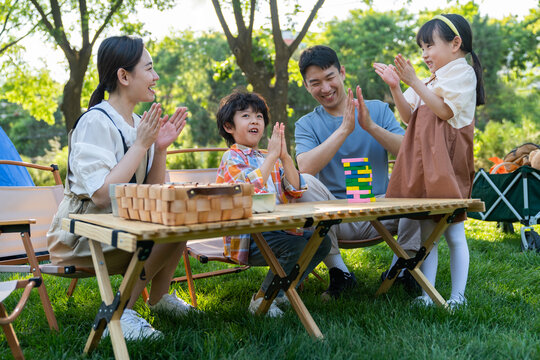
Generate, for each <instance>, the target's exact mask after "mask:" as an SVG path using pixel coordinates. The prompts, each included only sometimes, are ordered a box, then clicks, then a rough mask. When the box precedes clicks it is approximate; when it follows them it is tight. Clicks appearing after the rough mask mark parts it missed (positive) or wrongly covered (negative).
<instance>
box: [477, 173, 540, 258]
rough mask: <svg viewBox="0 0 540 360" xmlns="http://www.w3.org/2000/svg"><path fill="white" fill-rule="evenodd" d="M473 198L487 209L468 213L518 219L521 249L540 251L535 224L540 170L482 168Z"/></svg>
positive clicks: (489, 218) (539, 213)
mask: <svg viewBox="0 0 540 360" xmlns="http://www.w3.org/2000/svg"><path fill="white" fill-rule="evenodd" d="M472 197H473V198H479V199H481V200H482V201H483V202H484V203H485V204H486V209H487V210H486V211H485V212H470V213H467V215H468V216H469V217H471V218H474V219H479V220H484V221H499V222H510V223H512V222H517V221H519V222H520V223H522V224H523V225H524V226H523V227H522V228H521V249H522V250H529V249H531V250H532V249H536V251H540V236H539V235H538V234H537V233H536V232H535V231H534V229H533V227H532V226H533V225H536V224H538V219H539V218H540V170H536V169H534V168H532V167H530V166H522V167H520V168H518V169H517V170H516V171H514V172H512V173H509V174H488V173H487V172H486V171H485V170H484V169H480V170H479V171H478V172H477V173H476V175H475V177H474V181H473V189H472Z"/></svg>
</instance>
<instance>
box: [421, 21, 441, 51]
mask: <svg viewBox="0 0 540 360" xmlns="http://www.w3.org/2000/svg"><path fill="white" fill-rule="evenodd" d="M436 28H437V22H436V21H435V20H430V21H428V22H427V23H425V24H424V25H422V27H421V28H420V30H418V33H417V34H416V44H418V46H420V47H421V46H422V44H433V32H434V31H435V29H436Z"/></svg>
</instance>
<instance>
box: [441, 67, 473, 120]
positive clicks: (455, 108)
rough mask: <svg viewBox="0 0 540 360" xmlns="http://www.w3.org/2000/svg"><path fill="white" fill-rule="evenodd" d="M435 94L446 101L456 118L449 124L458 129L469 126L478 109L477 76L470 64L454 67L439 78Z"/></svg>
mask: <svg viewBox="0 0 540 360" xmlns="http://www.w3.org/2000/svg"><path fill="white" fill-rule="evenodd" d="M433 92H434V93H435V94H437V95H438V96H440V97H442V98H443V99H444V102H445V103H446V104H447V105H448V106H449V107H450V109H452V112H453V113H454V116H453V117H452V118H451V119H449V120H448V123H449V124H450V125H452V126H453V127H454V128H456V129H460V128H462V127H464V126H467V125H469V124H470V123H471V122H472V121H473V119H474V111H475V108H476V74H475V73H474V70H473V68H472V67H471V66H470V65H468V64H459V65H456V66H453V67H452V68H450V69H449V71H447V72H445V73H444V75H443V76H437V82H436V84H435V86H434V88H433Z"/></svg>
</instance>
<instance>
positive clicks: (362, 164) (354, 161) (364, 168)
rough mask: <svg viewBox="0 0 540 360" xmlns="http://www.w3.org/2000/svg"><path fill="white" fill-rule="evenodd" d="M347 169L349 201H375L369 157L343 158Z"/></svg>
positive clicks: (345, 169) (346, 178) (346, 179)
mask: <svg viewBox="0 0 540 360" xmlns="http://www.w3.org/2000/svg"><path fill="white" fill-rule="evenodd" d="M341 162H342V163H343V170H344V171H345V183H346V185H345V186H346V190H347V201H348V202H350V203H364V202H373V201H375V196H374V195H373V194H372V192H371V191H372V186H371V182H372V181H373V178H372V174H371V165H370V164H369V161H368V158H350V159H341Z"/></svg>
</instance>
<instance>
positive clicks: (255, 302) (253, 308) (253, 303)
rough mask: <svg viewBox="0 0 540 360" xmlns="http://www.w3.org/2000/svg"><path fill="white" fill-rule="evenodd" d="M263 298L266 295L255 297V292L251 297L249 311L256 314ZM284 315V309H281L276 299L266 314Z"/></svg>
mask: <svg viewBox="0 0 540 360" xmlns="http://www.w3.org/2000/svg"><path fill="white" fill-rule="evenodd" d="M263 299H264V297H260V298H257V299H255V294H253V296H252V297H251V302H250V303H249V307H248V310H249V312H250V313H252V314H253V315H255V314H256V313H257V310H258V309H259V306H260V305H261V303H262V301H263ZM282 315H283V311H281V309H280V308H278V307H277V305H276V300H274V301H272V304H271V305H270V309H268V312H267V313H266V316H268V317H273V318H275V317H280V316H282Z"/></svg>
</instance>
